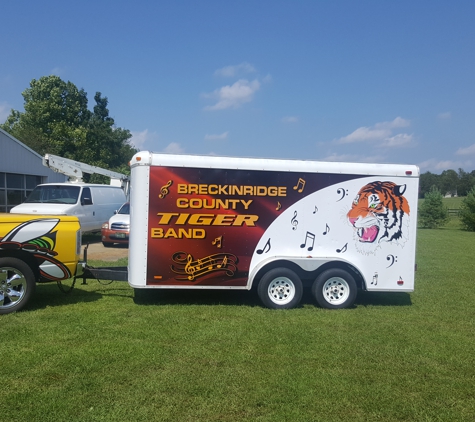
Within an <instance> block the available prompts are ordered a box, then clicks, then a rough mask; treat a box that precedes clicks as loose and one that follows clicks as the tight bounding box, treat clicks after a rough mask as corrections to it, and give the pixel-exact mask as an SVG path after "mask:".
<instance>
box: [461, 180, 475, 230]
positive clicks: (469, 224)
mask: <svg viewBox="0 0 475 422" xmlns="http://www.w3.org/2000/svg"><path fill="white" fill-rule="evenodd" d="M460 221H461V222H462V226H463V227H464V228H465V229H466V230H469V231H472V232H473V231H475V187H474V188H472V189H471V190H470V192H469V193H468V195H467V196H466V197H465V198H464V200H463V201H462V204H461V206H460Z"/></svg>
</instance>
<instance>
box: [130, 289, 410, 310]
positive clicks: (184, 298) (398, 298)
mask: <svg viewBox="0 0 475 422" xmlns="http://www.w3.org/2000/svg"><path fill="white" fill-rule="evenodd" d="M134 302H135V303H136V304H138V305H204V306H208V305H224V306H251V307H255V306H257V307H263V305H262V303H261V301H260V299H259V297H258V295H257V292H256V290H255V289H252V290H251V291H247V290H204V289H203V290H186V289H149V290H140V289H137V290H135V292H134ZM411 304H412V303H411V298H410V296H409V294H407V293H381V292H363V291H359V292H358V296H357V298H356V302H355V306H356V307H357V306H410V305H411ZM305 305H314V306H317V305H316V302H315V299H314V298H313V296H312V293H311V291H310V289H309V288H304V292H303V296H302V300H301V302H300V305H299V307H303V306H305Z"/></svg>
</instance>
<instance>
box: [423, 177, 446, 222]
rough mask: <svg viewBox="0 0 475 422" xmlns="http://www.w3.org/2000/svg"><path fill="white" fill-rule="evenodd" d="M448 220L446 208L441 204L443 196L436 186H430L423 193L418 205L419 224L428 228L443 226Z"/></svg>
mask: <svg viewBox="0 0 475 422" xmlns="http://www.w3.org/2000/svg"><path fill="white" fill-rule="evenodd" d="M447 220H448V213H447V209H446V208H445V206H444V204H443V196H442V194H441V193H440V191H439V190H438V189H437V187H436V186H432V187H431V189H430V190H429V192H427V193H426V194H425V195H424V201H422V203H421V205H420V206H419V225H420V226H421V227H424V228H428V229H435V228H437V227H441V226H443V225H444V224H445V223H446V222H447Z"/></svg>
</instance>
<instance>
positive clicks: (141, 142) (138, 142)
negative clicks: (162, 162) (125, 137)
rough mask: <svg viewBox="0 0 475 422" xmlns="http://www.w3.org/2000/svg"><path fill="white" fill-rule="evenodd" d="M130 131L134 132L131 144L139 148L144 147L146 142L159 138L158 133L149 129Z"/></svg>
mask: <svg viewBox="0 0 475 422" xmlns="http://www.w3.org/2000/svg"><path fill="white" fill-rule="evenodd" d="M130 133H131V134H132V138H131V139H130V144H131V145H133V146H134V147H135V148H137V149H139V150H141V149H144V146H145V144H147V143H151V142H153V141H156V140H157V139H158V135H157V134H156V133H155V132H149V131H148V129H145V130H143V131H142V132H134V131H131V132H130Z"/></svg>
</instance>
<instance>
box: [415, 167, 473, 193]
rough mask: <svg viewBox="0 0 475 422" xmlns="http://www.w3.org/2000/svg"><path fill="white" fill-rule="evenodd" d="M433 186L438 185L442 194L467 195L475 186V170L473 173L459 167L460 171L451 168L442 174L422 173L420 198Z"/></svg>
mask: <svg viewBox="0 0 475 422" xmlns="http://www.w3.org/2000/svg"><path fill="white" fill-rule="evenodd" d="M432 186H436V187H437V189H438V190H439V191H440V192H441V193H442V195H451V196H455V195H457V196H465V195H467V194H468V192H469V191H470V189H472V187H474V186H475V170H474V171H472V172H471V173H468V172H466V171H464V170H463V169H461V168H459V169H458V172H456V171H455V170H452V169H449V170H444V171H443V172H442V173H441V174H434V173H431V172H430V171H427V172H425V173H423V174H421V177H420V181H419V198H424V195H425V194H426V193H428V192H429V191H430V189H431V187H432Z"/></svg>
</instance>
